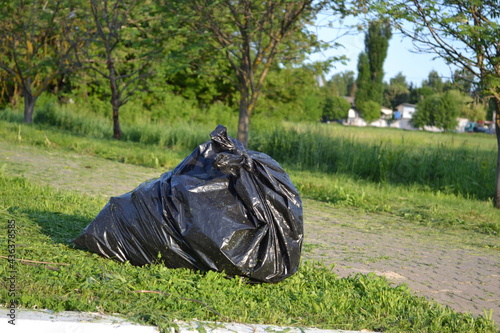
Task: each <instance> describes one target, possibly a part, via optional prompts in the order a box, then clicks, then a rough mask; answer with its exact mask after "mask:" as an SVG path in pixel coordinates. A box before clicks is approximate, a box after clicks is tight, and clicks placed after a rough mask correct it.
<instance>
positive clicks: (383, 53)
mask: <svg viewBox="0 0 500 333" xmlns="http://www.w3.org/2000/svg"><path fill="white" fill-rule="evenodd" d="M391 37H392V33H391V27H390V25H389V22H388V21H371V22H370V23H369V25H368V33H367V34H366V37H365V52H366V54H367V55H368V63H369V64H370V83H371V84H370V86H369V90H368V97H369V100H371V101H373V102H376V103H378V104H382V103H383V101H384V84H383V80H384V62H385V59H386V58H387V49H388V48H389V40H390V39H391Z"/></svg>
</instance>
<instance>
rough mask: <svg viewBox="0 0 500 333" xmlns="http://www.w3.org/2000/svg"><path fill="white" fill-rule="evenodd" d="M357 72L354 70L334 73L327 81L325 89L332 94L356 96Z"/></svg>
mask: <svg viewBox="0 0 500 333" xmlns="http://www.w3.org/2000/svg"><path fill="white" fill-rule="evenodd" d="M354 82H355V73H354V72H353V71H344V72H342V73H337V74H334V75H333V76H332V77H331V79H330V80H328V82H327V83H326V87H325V90H326V92H327V94H328V95H332V96H351V97H354Z"/></svg>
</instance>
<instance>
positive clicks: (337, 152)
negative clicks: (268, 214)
mask: <svg viewBox="0 0 500 333" xmlns="http://www.w3.org/2000/svg"><path fill="white" fill-rule="evenodd" d="M287 126H288V127H290V126H291V125H290V124H285V127H283V128H280V129H276V130H266V129H262V130H260V132H259V131H258V130H256V131H255V132H254V133H253V136H252V138H253V141H252V142H253V143H252V144H251V148H253V149H257V150H261V151H264V152H266V153H269V154H270V155H271V156H272V157H273V158H275V159H277V161H278V162H280V163H281V164H282V165H283V166H284V167H285V169H286V170H287V171H288V172H289V174H290V175H291V177H292V180H293V181H294V183H295V185H296V186H297V187H298V189H299V190H300V193H301V194H302V195H303V196H305V197H308V198H312V199H315V200H321V201H324V202H329V203H331V204H334V205H337V206H343V207H345V206H348V207H355V208H358V209H362V210H365V211H368V212H377V213H384V214H385V213H388V214H393V215H396V216H400V217H402V218H404V219H407V220H410V221H414V222H417V223H420V224H424V225H427V226H432V227H436V228H447V229H463V230H468V231H474V232H478V233H482V234H487V235H493V236H498V235H500V213H499V212H498V210H496V209H495V208H493V204H492V202H491V198H490V197H489V196H488V195H487V193H490V192H491V191H493V190H492V186H493V184H494V167H493V165H494V164H495V161H494V160H495V153H496V152H495V151H494V149H493V147H492V145H491V142H490V141H491V140H492V138H491V137H488V136H478V137H476V136H467V135H456V134H455V135H452V134H450V135H448V134H444V135H442V136H440V134H436V133H423V132H405V131H397V132H396V131H390V130H389V131H387V133H386V132H384V131H382V130H380V129H357V128H347V129H346V128H344V127H341V126H330V127H327V126H312V125H299V126H297V127H296V128H295V127H294V128H291V129H287ZM172 128H176V126H174V125H172ZM181 129H182V130H184V131H185V132H184V134H182V135H181V134H178V137H179V139H176V140H177V141H176V142H177V143H176V144H174V145H172V146H169V147H165V146H161V145H154V144H145V143H141V142H134V141H116V140H112V139H106V138H96V137H88V136H83V135H81V134H73V133H69V132H68V131H65V130H61V129H57V128H54V127H53V126H47V125H32V126H27V125H23V124H19V123H17V122H8V121H0V137H1V138H3V140H5V142H8V143H9V144H14V145H19V144H21V145H30V146H35V147H44V149H47V150H49V151H50V150H66V151H74V152H77V153H79V154H83V155H91V156H97V157H103V158H106V159H109V160H112V161H118V162H122V163H129V164H136V165H142V166H147V167H154V168H161V169H162V170H165V169H172V168H173V167H175V166H176V165H177V164H178V163H179V162H180V161H181V160H182V159H183V158H184V157H185V156H187V155H188V154H189V153H190V152H191V151H192V149H193V148H194V147H196V145H197V144H200V143H202V142H204V141H206V140H208V139H209V137H208V133H210V131H211V130H212V129H209V128H205V127H203V126H200V127H193V126H191V127H182V126H180V127H179V128H177V130H178V131H181ZM165 130H166V131H168V130H169V129H168V128H165ZM172 131H173V130H172ZM202 132H203V133H202ZM337 132H338V133H337ZM179 133H180V132H179ZM193 133H194V134H193ZM190 134H193V135H195V137H197V138H198V140H200V141H199V142H197V144H195V143H187V144H186V143H183V141H182V140H181V139H180V138H182V137H184V136H185V137H188V136H189V135H190ZM358 134H359V137H360V138H359V141H357V140H358V139H357V137H358ZM383 135H385V136H383ZM427 135H428V136H427ZM375 137H378V138H379V140H381V141H382V142H384V143H383V144H382V146H379V145H378V144H374V145H372V146H369V145H368V143H369V142H372V143H373V142H374V140H375ZM438 139H440V140H441V141H440V143H439V144H440V145H441V148H439V147H438V148H436V149H434V150H433V149H432V148H431V143H432V142H439V141H438ZM402 141H404V144H403V143H402ZM493 141H494V139H493ZM420 144H422V146H420ZM353 147H354V148H353ZM418 152H420V153H418ZM443 152H448V155H445V154H444V153H443ZM308 156H309V157H308ZM377 156H379V157H380V158H379V157H377ZM391 156H392V157H391ZM389 157H390V158H389ZM396 157H397V158H396ZM391 159H392V160H391ZM377 163H378V164H377ZM412 164H413V166H411V165H412ZM410 166H411V167H410ZM403 169H404V170H405V172H403V173H399V174H398V171H397V170H403ZM383 170H385V171H384V172H382V171H383ZM391 170H396V171H391ZM432 174H434V178H432V177H431V175H432ZM398 175H399V176H398ZM403 175H404V176H405V177H403ZM452 175H453V177H455V178H453V177H452ZM380 178H382V179H380ZM377 179H378V180H377ZM462 192H465V193H462ZM469 192H470V193H471V194H467V193H469Z"/></svg>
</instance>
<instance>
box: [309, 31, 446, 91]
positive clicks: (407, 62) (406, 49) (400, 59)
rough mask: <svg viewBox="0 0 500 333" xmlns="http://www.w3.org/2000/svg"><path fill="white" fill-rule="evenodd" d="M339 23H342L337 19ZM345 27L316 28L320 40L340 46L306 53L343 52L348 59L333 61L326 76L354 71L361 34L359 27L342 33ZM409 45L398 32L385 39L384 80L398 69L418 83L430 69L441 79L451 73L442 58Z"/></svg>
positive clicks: (316, 56)
mask: <svg viewBox="0 0 500 333" xmlns="http://www.w3.org/2000/svg"><path fill="white" fill-rule="evenodd" d="M320 22H321V21H320ZM339 26H340V27H342V25H341V24H340V23H339ZM345 31H346V29H344V28H340V29H339V28H338V27H337V28H326V27H319V28H316V33H317V34H318V37H319V38H320V39H321V40H324V41H331V40H333V39H336V41H337V42H338V43H340V44H342V45H343V48H337V49H330V50H326V51H324V52H323V53H322V54H319V53H318V54H314V55H312V56H311V57H310V59H311V60H312V61H319V60H324V59H326V58H328V57H330V56H339V55H345V56H347V57H348V58H349V59H350V61H349V62H348V63H347V64H346V65H342V64H341V63H336V64H335V68H333V69H332V70H331V71H330V72H329V73H328V74H329V75H328V76H327V78H329V77H330V76H331V75H333V74H335V73H339V72H343V71H346V70H351V71H354V72H355V73H356V74H357V61H358V55H359V53H360V52H361V51H363V50H364V48H365V45H364V38H365V34H364V32H363V31H361V32H359V33H355V34H349V35H345V36H342V34H343V32H345ZM412 49H413V45H412V41H411V40H410V39H409V38H403V36H402V35H401V34H399V33H397V32H394V31H393V36H392V38H391V39H390V41H389V49H388V54H387V58H386V60H385V63H384V72H385V75H384V81H387V82H388V81H389V79H390V78H392V77H394V76H396V74H398V73H399V72H401V73H403V75H404V76H405V77H406V81H407V82H408V83H409V82H413V83H414V84H415V85H417V86H420V84H421V83H422V81H423V80H425V79H427V77H428V75H429V73H430V72H431V71H432V70H435V71H437V72H438V73H439V74H440V75H441V76H442V77H443V79H448V78H449V77H450V76H451V74H452V73H453V70H450V67H449V66H448V65H447V64H446V63H445V62H444V61H443V60H441V59H434V60H433V58H435V55H433V54H422V53H414V52H411V51H410V50H412Z"/></svg>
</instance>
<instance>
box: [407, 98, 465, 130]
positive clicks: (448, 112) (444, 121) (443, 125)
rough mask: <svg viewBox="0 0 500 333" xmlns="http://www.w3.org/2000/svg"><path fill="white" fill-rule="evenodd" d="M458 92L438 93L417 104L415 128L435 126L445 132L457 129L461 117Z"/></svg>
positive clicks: (414, 118)
mask: <svg viewBox="0 0 500 333" xmlns="http://www.w3.org/2000/svg"><path fill="white" fill-rule="evenodd" d="M456 93H457V91H452V90H450V91H447V92H445V93H441V94H439V93H437V94H434V95H431V96H428V97H426V98H424V99H423V100H422V101H420V102H418V103H417V108H416V109H417V111H416V112H415V113H414V114H413V117H412V120H411V122H412V124H413V125H414V126H415V127H418V128H423V127H424V126H426V125H427V126H435V127H437V128H440V129H442V130H444V131H448V130H452V129H455V128H456V126H457V117H458V116H459V115H460V111H461V106H462V105H461V103H460V100H459V99H458V98H457V95H456Z"/></svg>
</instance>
